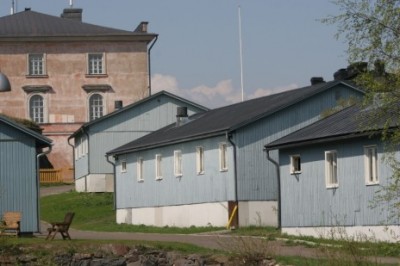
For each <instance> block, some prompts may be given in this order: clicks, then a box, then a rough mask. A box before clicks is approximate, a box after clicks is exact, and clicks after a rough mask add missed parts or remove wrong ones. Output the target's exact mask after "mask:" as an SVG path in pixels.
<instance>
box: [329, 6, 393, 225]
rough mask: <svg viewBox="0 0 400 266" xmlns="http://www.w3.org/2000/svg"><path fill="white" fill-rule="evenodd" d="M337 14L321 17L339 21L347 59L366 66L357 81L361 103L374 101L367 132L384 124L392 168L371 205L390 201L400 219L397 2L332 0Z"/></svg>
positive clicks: (336, 22)
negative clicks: (361, 92)
mask: <svg viewBox="0 0 400 266" xmlns="http://www.w3.org/2000/svg"><path fill="white" fill-rule="evenodd" d="M333 3H334V4H336V5H337V6H338V7H339V10H340V14H339V15H334V16H330V17H327V18H325V19H322V22H323V23H326V24H334V25H337V27H338V31H337V34H336V37H337V38H343V39H345V41H346V42H347V43H348V49H347V52H348V57H349V62H350V63H352V62H353V63H354V62H365V63H359V64H360V65H361V66H366V68H365V69H364V71H361V72H362V73H361V74H359V75H358V76H357V77H356V78H355V82H356V83H357V84H358V85H360V86H361V87H363V88H365V89H366V96H365V97H364V101H363V104H364V105H365V106H371V105H373V106H374V107H375V109H374V112H369V113H368V114H369V115H370V120H369V121H371V123H369V125H364V126H365V130H373V129H377V128H378V126H379V127H383V132H382V139H383V140H384V141H385V143H386V144H387V145H386V151H387V153H386V156H385V161H386V163H388V164H389V165H390V166H391V167H392V169H393V170H394V171H393V172H394V174H393V175H392V176H391V178H390V181H389V183H388V184H385V185H384V184H382V189H381V190H380V192H379V193H377V195H376V197H375V200H374V202H373V203H374V204H373V205H374V206H379V205H380V203H385V204H386V205H387V204H390V206H391V207H392V211H393V212H392V217H393V216H396V217H400V215H399V214H400V212H399V211H400V162H399V160H398V158H396V156H395V151H396V150H398V148H399V144H400V130H399V128H398V127H397V128H396V127H393V126H394V125H400V121H399V120H400V0H335V1H333Z"/></svg>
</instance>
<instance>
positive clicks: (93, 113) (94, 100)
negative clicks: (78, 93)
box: [89, 93, 104, 121]
mask: <svg viewBox="0 0 400 266" xmlns="http://www.w3.org/2000/svg"><path fill="white" fill-rule="evenodd" d="M103 115H104V102H103V96H101V95H100V94H97V93H96V94H92V95H91V96H90V97H89V121H92V120H94V119H96V118H99V117H102V116H103Z"/></svg>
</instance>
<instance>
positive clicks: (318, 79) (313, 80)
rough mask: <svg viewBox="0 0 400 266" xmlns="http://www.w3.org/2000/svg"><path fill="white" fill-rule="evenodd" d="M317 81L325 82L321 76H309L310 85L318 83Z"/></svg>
mask: <svg viewBox="0 0 400 266" xmlns="http://www.w3.org/2000/svg"><path fill="white" fill-rule="evenodd" d="M319 83H325V81H324V78H323V77H312V78H311V85H315V84H319Z"/></svg>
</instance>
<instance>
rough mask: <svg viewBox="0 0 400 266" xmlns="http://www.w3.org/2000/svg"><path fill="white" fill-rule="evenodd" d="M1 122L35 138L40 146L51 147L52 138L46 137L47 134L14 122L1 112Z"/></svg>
mask: <svg viewBox="0 0 400 266" xmlns="http://www.w3.org/2000/svg"><path fill="white" fill-rule="evenodd" d="M0 122H2V123H4V124H7V125H9V126H11V127H13V128H15V129H17V130H19V131H21V132H23V133H25V134H27V135H29V136H31V137H33V138H35V139H36V143H37V146H38V147H50V146H51V145H52V140H51V139H49V138H46V137H45V136H43V135H41V134H39V133H37V132H35V131H33V130H30V129H29V128H27V127H25V126H23V125H21V124H18V123H17V122H14V121H12V120H11V119H9V118H7V117H5V116H3V115H1V114H0Z"/></svg>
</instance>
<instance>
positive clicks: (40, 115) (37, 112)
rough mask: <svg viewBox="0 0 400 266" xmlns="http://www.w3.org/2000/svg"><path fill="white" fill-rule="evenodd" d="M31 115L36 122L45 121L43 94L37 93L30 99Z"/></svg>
mask: <svg viewBox="0 0 400 266" xmlns="http://www.w3.org/2000/svg"><path fill="white" fill-rule="evenodd" d="M29 117H30V118H31V120H32V121H34V122H36V123H39V124H40V123H45V122H46V121H45V104H44V98H43V96H42V95H38V94H35V95H33V96H31V97H30V99H29Z"/></svg>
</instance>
